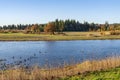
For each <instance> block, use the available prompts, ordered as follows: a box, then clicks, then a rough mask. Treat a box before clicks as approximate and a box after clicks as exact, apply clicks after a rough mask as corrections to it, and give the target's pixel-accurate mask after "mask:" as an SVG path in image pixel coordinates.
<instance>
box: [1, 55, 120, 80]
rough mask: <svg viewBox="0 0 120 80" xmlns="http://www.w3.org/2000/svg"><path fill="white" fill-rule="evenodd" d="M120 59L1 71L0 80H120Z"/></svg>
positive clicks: (110, 58)
mask: <svg viewBox="0 0 120 80" xmlns="http://www.w3.org/2000/svg"><path fill="white" fill-rule="evenodd" d="M119 76H120V57H118V56H117V57H109V58H106V59H102V60H93V61H84V62H82V63H79V64H74V65H70V66H68V65H65V66H64V67H60V66H58V67H57V68H46V69H45V68H40V67H37V66H36V67H34V68H27V69H26V68H19V69H7V70H0V80H120V77H119Z"/></svg>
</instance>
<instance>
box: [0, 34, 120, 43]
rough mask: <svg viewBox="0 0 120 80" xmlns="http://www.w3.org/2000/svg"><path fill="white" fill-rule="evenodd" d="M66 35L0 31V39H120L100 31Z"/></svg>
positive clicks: (118, 36) (117, 36)
mask: <svg viewBox="0 0 120 80" xmlns="http://www.w3.org/2000/svg"><path fill="white" fill-rule="evenodd" d="M64 33H65V35H58V34H56V35H48V34H24V33H0V41H52V40H105V39H120V35H100V32H64Z"/></svg>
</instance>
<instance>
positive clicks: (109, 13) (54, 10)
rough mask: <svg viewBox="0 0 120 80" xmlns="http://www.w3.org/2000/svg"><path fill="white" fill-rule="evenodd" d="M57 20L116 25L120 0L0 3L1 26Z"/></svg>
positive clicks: (6, 0)
mask: <svg viewBox="0 0 120 80" xmlns="http://www.w3.org/2000/svg"><path fill="white" fill-rule="evenodd" d="M56 18H58V19H63V20H65V19H75V20H78V21H80V22H83V21H88V22H95V23H104V22H105V21H108V22H109V23H119V22H120V0H0V25H5V24H7V25H8V24H32V23H46V22H49V21H53V20H55V19H56Z"/></svg>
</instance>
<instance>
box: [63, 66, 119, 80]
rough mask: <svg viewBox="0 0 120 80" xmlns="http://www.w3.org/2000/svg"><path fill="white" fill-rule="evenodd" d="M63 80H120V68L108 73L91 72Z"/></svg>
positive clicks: (107, 71)
mask: <svg viewBox="0 0 120 80" xmlns="http://www.w3.org/2000/svg"><path fill="white" fill-rule="evenodd" d="M61 80H120V68H114V69H110V70H106V71H96V72H89V73H86V74H82V75H75V76H71V77H67V78H63V79H61Z"/></svg>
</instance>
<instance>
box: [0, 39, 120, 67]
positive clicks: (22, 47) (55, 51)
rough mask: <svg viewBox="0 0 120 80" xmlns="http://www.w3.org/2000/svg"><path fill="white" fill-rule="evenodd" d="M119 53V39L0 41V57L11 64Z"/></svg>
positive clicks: (41, 62) (97, 56)
mask: <svg viewBox="0 0 120 80" xmlns="http://www.w3.org/2000/svg"><path fill="white" fill-rule="evenodd" d="M118 55H120V40H78V41H25V42H24V41H20V42H14V41H13V42H9V41H8V42H0V59H6V61H5V62H6V63H8V64H11V63H15V62H17V61H22V62H23V63H24V64H25V65H35V64H38V65H44V64H46V63H50V64H54V65H55V64H59V63H64V62H66V63H70V62H73V63H74V62H79V61H80V62H81V61H84V60H92V59H102V58H105V57H109V56H118Z"/></svg>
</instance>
